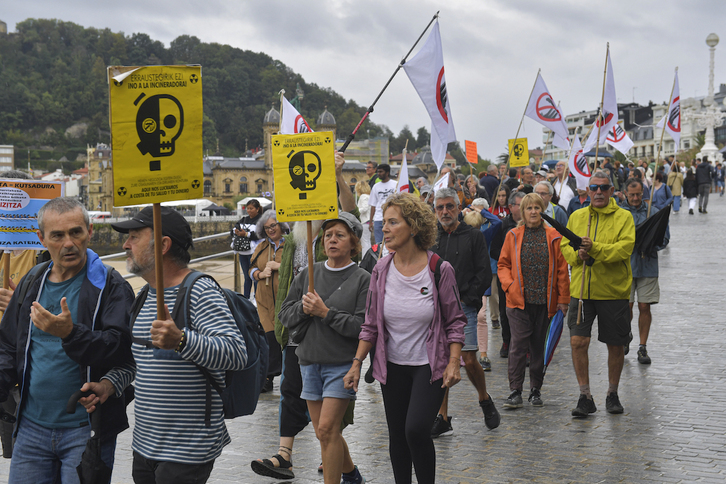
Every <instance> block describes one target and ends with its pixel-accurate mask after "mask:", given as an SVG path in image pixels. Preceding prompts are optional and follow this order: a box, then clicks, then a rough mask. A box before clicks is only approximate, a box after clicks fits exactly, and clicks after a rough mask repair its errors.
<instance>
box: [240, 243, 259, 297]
mask: <svg viewBox="0 0 726 484" xmlns="http://www.w3.org/2000/svg"><path fill="white" fill-rule="evenodd" d="M238 257H239V266H240V267H241V268H242V277H244V279H245V287H244V291H243V292H242V294H243V295H244V297H246V298H247V299H249V298H250V291H251V290H252V278H251V277H250V262H252V255H251V254H250V255H242V254H239V256H238ZM254 283H255V291H256V290H257V281H254Z"/></svg>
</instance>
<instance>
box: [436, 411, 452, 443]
mask: <svg viewBox="0 0 726 484" xmlns="http://www.w3.org/2000/svg"><path fill="white" fill-rule="evenodd" d="M453 433H454V428H453V427H452V426H451V417H449V418H448V419H445V418H444V416H443V415H441V414H438V415H437V416H436V420H434V426H433V427H431V438H432V439H435V438H437V437H443V436H446V435H451V434H453Z"/></svg>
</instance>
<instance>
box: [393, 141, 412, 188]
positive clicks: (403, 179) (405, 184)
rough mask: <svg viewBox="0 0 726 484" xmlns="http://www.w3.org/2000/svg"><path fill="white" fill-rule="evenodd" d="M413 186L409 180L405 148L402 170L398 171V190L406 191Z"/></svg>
mask: <svg viewBox="0 0 726 484" xmlns="http://www.w3.org/2000/svg"><path fill="white" fill-rule="evenodd" d="M410 187H411V185H410V182H409V181H408V163H406V150H405V149H404V150H403V164H402V165H401V171H399V172H398V187H397V188H396V191H397V192H406V193H408V189H409V188H410Z"/></svg>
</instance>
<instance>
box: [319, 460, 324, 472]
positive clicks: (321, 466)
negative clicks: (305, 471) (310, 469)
mask: <svg viewBox="0 0 726 484" xmlns="http://www.w3.org/2000/svg"><path fill="white" fill-rule="evenodd" d="M318 472H323V463H322V462H321V463H320V465H319V466H318Z"/></svg>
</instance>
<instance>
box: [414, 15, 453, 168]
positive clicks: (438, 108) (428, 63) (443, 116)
mask: <svg viewBox="0 0 726 484" xmlns="http://www.w3.org/2000/svg"><path fill="white" fill-rule="evenodd" d="M403 69H404V70H405V71H406V75H408V78H409V79H410V80H411V84H413V87H414V88H415V89H416V92H417V93H418V95H419V97H420V98H421V101H423V103H424V106H426V110H427V111H428V113H429V116H430V117H431V154H432V156H433V158H434V162H435V163H436V166H437V167H438V168H439V169H441V166H442V165H443V164H444V158H446V147H447V145H448V144H449V143H451V142H453V141H456V132H455V131H454V121H453V119H452V118H451V104H450V102H449V96H448V94H447V91H446V76H445V75H444V54H443V51H442V49H441V34H440V33H439V22H438V21H437V22H436V23H435V24H434V27H433V30H432V32H431V34H430V35H429V38H428V39H426V43H425V44H424V46H423V47H422V48H421V50H420V51H419V52H418V53H417V54H416V55H415V56H414V57H413V58H412V59H411V60H410V61H408V62H406V63H405V64H404V65H403Z"/></svg>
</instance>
